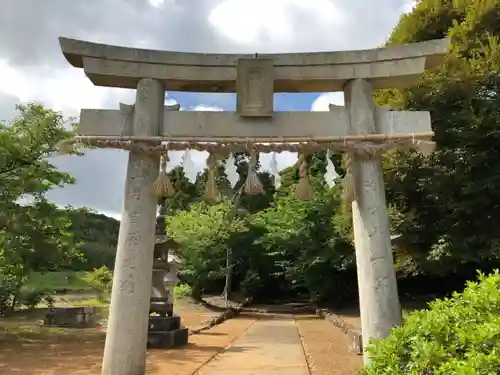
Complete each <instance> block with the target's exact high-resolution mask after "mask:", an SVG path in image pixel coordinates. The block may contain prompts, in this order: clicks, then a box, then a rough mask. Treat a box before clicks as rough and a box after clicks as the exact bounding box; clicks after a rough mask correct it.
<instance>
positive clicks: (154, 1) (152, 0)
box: [148, 0, 164, 8]
mask: <svg viewBox="0 0 500 375" xmlns="http://www.w3.org/2000/svg"><path fill="white" fill-rule="evenodd" d="M148 2H149V4H150V5H151V6H153V7H155V8H158V7H160V6H162V5H163V2H164V0H148Z"/></svg>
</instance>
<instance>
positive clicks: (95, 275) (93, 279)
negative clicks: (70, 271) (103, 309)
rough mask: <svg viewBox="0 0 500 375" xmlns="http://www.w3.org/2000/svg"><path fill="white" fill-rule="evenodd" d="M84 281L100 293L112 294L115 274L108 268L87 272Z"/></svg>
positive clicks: (103, 267)
mask: <svg viewBox="0 0 500 375" xmlns="http://www.w3.org/2000/svg"><path fill="white" fill-rule="evenodd" d="M84 279H85V281H86V282H87V283H88V284H89V285H91V286H92V287H93V288H95V289H96V290H97V291H98V292H100V293H103V294H107V293H110V292H111V286H112V284H113V273H112V272H111V270H110V269H109V268H108V267H106V266H102V267H101V268H97V269H94V270H93V271H91V272H85V277H84Z"/></svg>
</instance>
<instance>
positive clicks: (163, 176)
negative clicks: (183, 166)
mask: <svg viewBox="0 0 500 375" xmlns="http://www.w3.org/2000/svg"><path fill="white" fill-rule="evenodd" d="M168 160H169V159H168V152H165V153H164V154H162V155H161V161H160V173H159V174H158V178H157V179H156V181H155V182H154V184H153V189H154V192H155V194H156V195H157V196H159V197H164V198H171V197H173V196H174V195H175V189H174V187H173V185H172V182H171V181H170V178H169V177H168V174H167V161H168Z"/></svg>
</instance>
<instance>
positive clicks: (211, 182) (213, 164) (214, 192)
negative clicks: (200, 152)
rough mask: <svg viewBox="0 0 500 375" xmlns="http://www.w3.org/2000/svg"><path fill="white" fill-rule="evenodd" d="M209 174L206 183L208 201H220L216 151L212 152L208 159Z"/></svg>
mask: <svg viewBox="0 0 500 375" xmlns="http://www.w3.org/2000/svg"><path fill="white" fill-rule="evenodd" d="M207 167H208V175H207V184H206V185H205V195H204V197H205V199H206V200H207V201H208V202H211V203H216V202H218V201H219V191H218V189H217V181H216V168H217V157H216V155H215V154H214V153H210V155H209V156H208V159H207Z"/></svg>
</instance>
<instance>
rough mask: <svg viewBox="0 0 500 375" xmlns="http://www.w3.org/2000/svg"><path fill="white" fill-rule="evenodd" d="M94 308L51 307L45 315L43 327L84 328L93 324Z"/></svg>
mask: <svg viewBox="0 0 500 375" xmlns="http://www.w3.org/2000/svg"><path fill="white" fill-rule="evenodd" d="M95 313H96V308H95V307H79V306H78V307H53V308H50V309H49V310H48V311H47V313H46V314H45V318H44V319H43V325H45V326H54V327H65V328H86V327H90V326H92V325H93V324H94V317H95Z"/></svg>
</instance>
